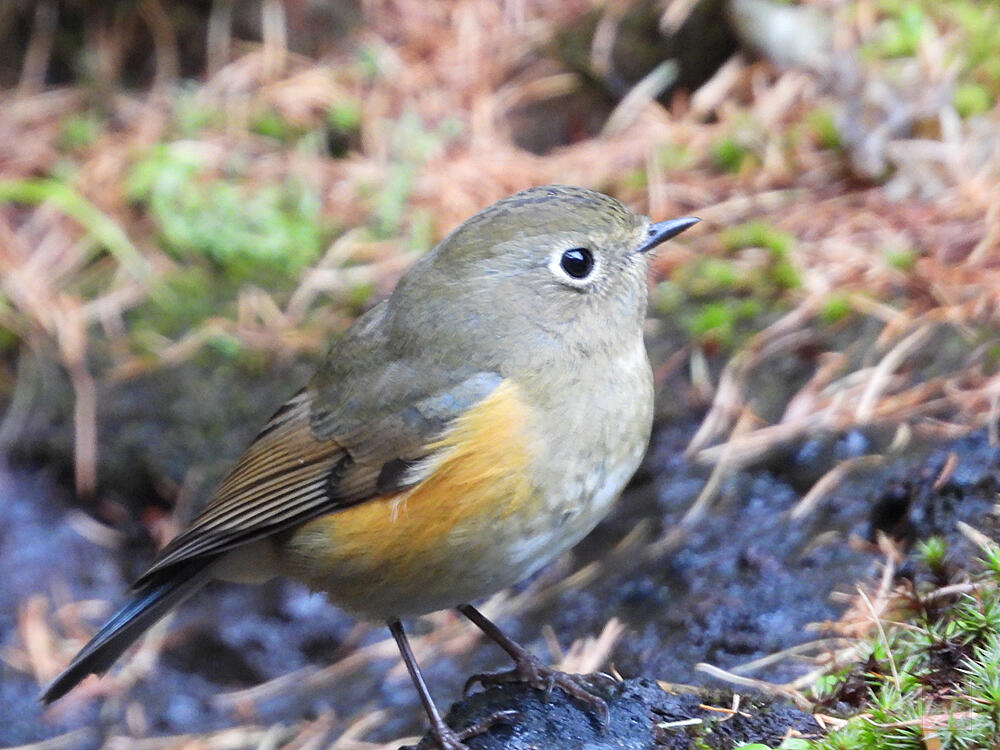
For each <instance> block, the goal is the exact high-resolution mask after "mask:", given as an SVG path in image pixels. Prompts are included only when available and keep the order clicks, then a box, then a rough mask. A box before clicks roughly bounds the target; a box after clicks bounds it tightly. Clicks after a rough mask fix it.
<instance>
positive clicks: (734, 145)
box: [712, 136, 753, 172]
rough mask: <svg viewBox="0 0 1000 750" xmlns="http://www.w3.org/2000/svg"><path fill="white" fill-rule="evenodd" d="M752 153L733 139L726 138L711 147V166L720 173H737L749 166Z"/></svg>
mask: <svg viewBox="0 0 1000 750" xmlns="http://www.w3.org/2000/svg"><path fill="white" fill-rule="evenodd" d="M752 156H753V152H752V151H750V149H748V148H747V147H746V146H744V145H743V144H741V143H740V142H739V141H737V140H736V139H735V138H732V137H730V136H726V137H724V138H721V139H719V140H718V141H716V142H715V143H714V144H713V145H712V165H713V166H714V167H715V168H716V169H718V170H719V171H721V172H739V171H741V170H742V169H743V166H744V165H745V164H749V163H750V161H751V157H752Z"/></svg>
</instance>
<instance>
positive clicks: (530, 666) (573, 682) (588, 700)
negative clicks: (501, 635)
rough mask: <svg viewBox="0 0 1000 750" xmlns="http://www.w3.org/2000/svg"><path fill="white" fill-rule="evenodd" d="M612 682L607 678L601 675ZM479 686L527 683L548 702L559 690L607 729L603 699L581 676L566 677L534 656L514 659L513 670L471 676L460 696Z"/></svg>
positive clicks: (606, 707)
mask: <svg viewBox="0 0 1000 750" xmlns="http://www.w3.org/2000/svg"><path fill="white" fill-rule="evenodd" d="M601 677H602V678H606V679H607V680H610V681H612V682H613V679H612V678H611V677H608V676H607V675H601ZM476 683H479V684H480V685H482V686H483V687H484V688H488V687H492V686H494V685H504V684H508V683H527V684H528V685H531V686H532V687H533V688H535V689H536V690H541V691H542V700H544V701H546V702H547V701H548V700H549V697H550V696H551V695H552V690H553V689H554V688H559V689H560V690H562V691H563V692H564V693H566V694H567V695H568V696H570V697H571V698H573V699H575V700H577V701H579V702H580V703H582V704H584V705H585V706H587V707H589V708H590V709H591V710H592V711H593V712H594V713H595V714H596V715H597V720H598V721H599V722H600V724H601V726H602V727H603V728H605V729H606V728H607V727H608V722H609V720H610V716H609V713H608V703H607V701H605V700H604V698H602V697H600V696H599V695H595V694H594V692H593V684H592V681H591V679H590V678H589V677H588V676H585V675H579V674H568V673H566V672H560V671H559V670H558V669H554V668H552V667H549V666H547V665H545V664H543V663H542V662H541V660H540V659H538V657H536V656H535V655H534V654H532V653H530V652H528V651H524V652H523V653H519V654H518V655H517V656H514V668H513V669H506V670H502V671H499V672H483V673H480V674H474V675H472V677H470V678H469V679H468V680H466V682H465V687H464V688H463V694H464V695H468V693H469V690H470V689H471V688H472V686H473V685H475V684H476Z"/></svg>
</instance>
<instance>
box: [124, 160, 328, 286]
mask: <svg viewBox="0 0 1000 750" xmlns="http://www.w3.org/2000/svg"><path fill="white" fill-rule="evenodd" d="M199 162H200V159H199V156H198V154H197V153H196V152H192V151H190V150H187V149H185V148H182V147H172V146H170V145H163V146H160V147H158V148H155V149H153V150H152V151H151V152H150V153H149V154H148V155H147V156H146V158H144V159H142V160H140V161H139V162H137V163H136V164H135V166H134V167H133V169H132V171H131V173H130V175H129V178H128V182H127V191H128V196H129V197H130V198H131V199H132V200H133V201H135V202H136V203H139V204H140V205H142V206H144V207H145V208H146V209H147V210H148V211H149V214H150V216H151V218H152V219H153V220H154V222H155V224H156V226H157V229H158V233H159V237H160V243H161V245H162V246H163V248H164V250H166V251H167V252H169V253H170V254H171V255H174V256H175V257H178V258H183V259H196V258H205V259H208V260H210V261H212V262H213V263H215V264H217V266H218V267H219V268H220V269H221V270H222V271H223V272H224V273H225V274H227V275H231V276H233V277H234V278H236V279H241V280H259V281H261V282H264V281H267V282H268V283H269V284H270V285H271V286H272V288H273V285H274V282H275V281H280V279H281V278H294V276H295V275H296V274H297V273H298V272H299V271H300V270H301V269H302V268H303V267H305V266H306V265H308V264H309V263H310V262H311V261H312V260H313V259H314V258H315V257H316V256H317V255H318V254H319V251H320V249H321V246H322V243H323V235H324V232H323V231H322V228H321V226H320V222H319V198H318V196H317V195H316V194H315V193H314V192H312V191H311V190H309V189H307V188H306V187H305V186H303V185H301V184H299V183H296V182H294V181H289V182H287V183H285V184H283V185H274V184H265V185H262V186H255V185H251V184H247V183H244V182H241V181H240V180H239V179H238V175H234V176H231V177H226V178H221V177H213V176H208V175H204V174H202V170H201V167H200V163H199ZM276 277H277V278H276Z"/></svg>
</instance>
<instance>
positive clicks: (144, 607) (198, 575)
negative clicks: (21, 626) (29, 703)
mask: <svg viewBox="0 0 1000 750" xmlns="http://www.w3.org/2000/svg"><path fill="white" fill-rule="evenodd" d="M210 562H212V560H211V559H208V560H199V561H197V562H192V563H188V564H187V565H178V566H176V567H173V568H168V569H166V570H164V571H163V572H162V575H160V576H158V579H157V580H154V581H152V582H150V584H149V585H147V586H145V587H144V588H143V589H142V590H141V591H139V592H137V593H136V594H135V595H134V596H133V597H132V598H131V599H130V600H129V601H128V602H127V603H126V604H125V606H124V607H122V608H121V609H120V610H118V612H116V613H115V614H114V615H113V616H112V617H111V619H110V620H108V621H107V622H106V623H105V624H104V627H102V628H101V629H100V630H99V631H97V635H95V636H94V637H93V638H91V639H90V642H89V643H88V644H87V645H86V646H84V647H83V648H82V649H80V653H78V654H77V655H76V656H75V657H74V658H73V661H71V662H70V664H69V666H68V667H66V669H64V670H63V671H62V672H61V673H60V674H59V676H58V677H56V678H55V679H54V680H53V681H52V682H51V683H50V684H49V686H48V687H47V688H45V691H44V692H43V693H42V694H41V696H40V700H41V701H42V702H43V703H51V702H52V701H54V700H57V699H59V698H61V697H62V696H64V695H65V694H66V693H68V692H69V691H70V690H71V689H72V688H73V687H74V686H75V685H76V684H77V683H78V682H80V680H82V679H83V678H84V677H86V676H87V675H89V674H103V673H104V672H105V671H107V669H108V667H110V666H111V665H112V664H114V662H115V660H116V659H117V658H118V657H119V656H121V655H122V652H124V651H125V649H127V648H128V647H129V646H131V645H132V643H134V642H135V641H136V639H138V638H139V636H140V635H142V634H143V633H144V632H146V629H147V628H149V627H151V626H152V625H153V623H155V622H156V621H157V620H159V619H160V618H161V617H163V616H164V615H165V614H166V613H167V611H168V610H170V609H171V608H172V607H173V606H175V605H177V604H180V603H181V602H182V601H184V600H185V599H187V598H188V597H189V596H191V594H193V593H194V592H195V591H197V590H198V589H200V588H201V587H202V586H204V585H205V583H206V582H207V581H208V575H207V570H206V569H207V568H208V565H209V563H210Z"/></svg>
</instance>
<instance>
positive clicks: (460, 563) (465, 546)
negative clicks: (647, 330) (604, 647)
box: [40, 185, 698, 750]
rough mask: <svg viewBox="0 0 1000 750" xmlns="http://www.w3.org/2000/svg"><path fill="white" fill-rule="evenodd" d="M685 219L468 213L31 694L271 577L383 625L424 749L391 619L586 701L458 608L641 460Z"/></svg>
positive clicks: (552, 194) (442, 737) (595, 198)
mask: <svg viewBox="0 0 1000 750" xmlns="http://www.w3.org/2000/svg"><path fill="white" fill-rule="evenodd" d="M697 222H698V219H697V218H694V217H684V218H680V219H673V220H668V221H661V222H652V220H651V219H649V218H648V217H646V216H643V215H640V214H637V213H633V212H632V211H630V210H629V209H628V208H627V207H626V206H625V205H623V204H622V203H621V202H619V201H618V200H616V199H615V198H612V197H610V196H607V195H604V194H602V193H599V192H596V191H593V190H590V189H587V188H582V187H573V186H565V185H545V186H541V187H533V188H529V189H527V190H523V191H521V192H518V193H515V194H513V195H510V196H508V197H506V198H503V199H501V200H499V201H498V202H496V203H494V204H492V205H490V206H488V207H486V208H485V209H483V210H482V211H480V212H479V213H477V214H475V215H474V216H472V217H471V218H469V219H467V220H466V221H464V222H463V223H462V224H460V225H459V226H458V227H457V228H455V229H454V230H453V231H451V233H449V234H448V235H447V236H446V237H445V238H444V239H443V240H441V242H440V243H438V244H437V245H436V246H435V247H434V248H433V249H432V250H431V251H430V252H428V253H427V254H425V255H424V256H422V257H421V258H420V259H418V260H417V261H416V262H415V263H414V264H413V266H412V267H411V268H410V269H409V270H408V271H407V272H406V273H405V274H404V275H403V276H402V277H401V279H400V280H399V282H398V283H397V285H396V288H395V289H394V290H393V292H392V293H391V294H390V296H389V297H388V298H386V299H385V300H383V301H382V302H380V303H378V304H377V305H375V306H374V307H372V308H371V309H369V310H368V311H367V312H366V313H364V314H363V315H361V316H360V317H359V318H358V319H357V320H356V321H355V322H354V323H353V325H352V326H351V327H350V328H348V330H347V331H346V332H345V333H344V335H343V336H342V337H341V338H340V339H339V340H337V341H336V342H334V344H333V345H332V347H331V349H330V351H329V354H328V355H327V357H326V359H325V360H324V361H323V363H322V364H321V365H320V367H319V368H318V370H317V372H316V373H315V375H314V376H313V377H312V379H311V380H310V381H309V382H308V383H307V385H306V386H305V387H304V388H302V389H301V390H299V391H298V392H297V393H296V394H295V395H293V396H292V397H291V398H290V399H289V400H288V401H287V402H286V403H285V404H284V405H282V406H281V407H280V408H279V409H278V410H277V411H276V412H275V413H274V415H273V416H272V417H271V418H270V420H268V421H267V422H266V424H265V425H264V427H263V428H262V429H261V430H260V432H259V433H258V434H257V436H256V437H255V438H254V439H253V441H252V442H251V443H250V445H249V447H248V448H247V449H246V451H245V452H244V453H243V455H242V457H241V458H239V459H238V460H237V462H236V463H235V466H234V467H233V469H232V470H231V471H230V472H229V474H228V475H227V476H226V477H225V478H224V479H223V481H222V482H221V484H220V485H219V486H218V488H217V489H216V490H215V492H214V493H213V494H212V495H211V496H210V497H209V498H208V500H207V502H206V503H205V504H204V507H203V508H202V509H201V511H200V512H199V513H198V514H197V515H196V516H195V517H194V519H193V520H192V521H191V522H190V523H189V524H188V525H187V526H186V527H185V528H183V529H182V530H181V531H180V533H179V534H178V535H177V536H176V537H175V538H174V539H173V540H172V541H170V542H169V543H168V544H167V545H166V546H165V547H164V548H163V549H162V550H161V551H160V552H159V554H158V555H157V556H156V558H155V559H154V561H153V563H152V564H151V566H150V567H149V569H148V570H147V571H146V572H145V573H144V574H143V575H142V576H141V577H140V578H139V579H138V580H137V581H136V582H135V584H134V586H133V594H132V597H131V598H130V599H129V600H128V601H127V602H126V603H125V604H124V605H123V606H122V607H121V609H120V610H118V611H117V612H116V613H115V614H114V615H113V616H112V617H111V618H110V619H109V620H108V621H107V623H105V624H104V625H103V627H101V628H100V629H99V630H98V631H97V633H96V634H95V635H94V636H93V638H92V639H91V640H90V641H89V642H88V643H87V644H86V645H85V646H84V647H83V648H82V649H81V650H80V652H79V653H78V654H77V655H76V656H75V657H74V658H73V659H72V661H71V662H70V663H69V665H68V666H67V667H66V668H65V669H64V670H63V671H62V672H61V673H60V674H59V675H57V676H56V677H55V679H53V680H52V682H51V683H50V684H49V685H48V686H47V687H46V688H45V689H44V691H43V692H42V694H41V696H40V699H41V700H42V701H43V702H44V703H46V704H48V703H51V702H52V701H54V700H57V699H58V698H60V697H62V696H63V695H65V694H66V693H67V692H68V691H69V690H71V689H72V688H73V687H74V686H75V685H76V684H77V683H79V682H80V681H81V680H82V679H83V678H85V677H86V676H87V675H89V674H91V673H95V674H101V673H104V672H105V671H106V670H107V669H109V668H110V667H111V665H112V664H113V663H114V661H115V660H116V659H117V658H118V657H119V656H120V655H121V654H122V653H123V652H124V651H125V649H126V648H127V647H128V646H129V645H130V644H132V643H133V642H134V641H135V640H136V639H137V638H138V637H139V636H140V635H141V634H142V633H143V632H144V631H145V630H146V629H147V628H149V627H150V626H151V625H152V624H153V623H154V622H156V621H157V620H158V619H159V618H160V617H162V616H163V615H164V614H165V613H166V612H167V611H168V610H170V609H171V608H173V607H175V606H177V605H178V604H180V603H181V602H182V601H184V600H185V599H187V598H188V597H189V596H191V595H193V594H194V593H195V592H197V591H198V590H199V589H201V588H202V587H203V586H204V585H205V584H206V583H207V582H208V581H210V580H213V579H221V580H224V581H234V582H241V583H261V582H264V581H267V580H269V579H271V578H274V577H276V576H286V577H289V578H292V579H295V580H298V581H300V582H302V583H305V584H306V585H307V586H309V587H310V588H312V589H314V590H317V591H322V592H324V593H325V594H326V595H327V597H328V598H329V599H330V600H331V601H332V602H333V603H334V604H336V605H338V606H340V607H342V608H343V609H345V610H346V611H348V612H350V613H352V614H354V615H356V616H357V617H359V618H363V619H366V620H374V621H382V622H384V623H386V624H387V626H388V628H389V630H390V632H391V634H392V636H393V637H394V639H395V640H396V643H397V644H398V646H399V650H400V653H401V656H402V658H403V661H404V662H405V664H406V667H407V669H408V671H409V673H410V676H411V678H412V680H413V683H414V686H415V688H416V690H417V692H418V694H419V696H420V699H421V702H422V704H423V706H424V708H425V710H426V712H427V716H428V720H429V723H430V731H431V733H432V735H433V737H434V738H435V740H436V741H437V743H438V744H439V745H440V746H441V748H442V750H460V749H461V748H464V747H465V744H464V740H465V739H467V736H464V735H463V734H462V733H460V732H456V731H455V730H453V729H451V728H450V727H449V726H448V725H447V724H446V723H445V721H444V720H443V718H442V716H441V713H440V712H439V710H438V709H437V707H436V705H435V703H434V701H433V699H432V697H431V695H430V692H429V690H428V688H427V686H426V683H425V681H424V679H423V676H422V674H421V671H420V668H419V665H418V664H417V662H416V660H415V658H414V656H413V653H412V651H411V649H410V646H409V642H408V640H407V637H406V633H405V631H404V629H403V626H402V623H401V619H402V618H407V617H413V616H419V615H423V614H426V613H428V612H432V611H436V610H440V609H447V608H454V609H456V610H457V611H458V612H460V613H461V614H462V615H464V616H465V617H467V618H468V619H469V620H470V621H471V622H472V623H474V624H475V625H476V626H477V627H479V628H480V629H481V630H482V631H483V632H484V633H485V634H486V635H487V636H488V637H489V638H491V639H492V640H494V641H495V642H496V643H497V644H499V646H500V647H501V648H503V649H504V650H505V651H506V652H507V653H508V654H509V655H510V656H511V657H512V659H513V660H514V664H515V666H514V668H513V669H512V670H509V671H507V672H501V673H495V674H492V675H477V676H475V677H474V678H471V680H470V681H472V680H479V681H480V682H482V683H483V684H484V685H485V684H492V683H495V682H502V681H509V680H521V681H526V682H529V683H531V684H532V685H534V686H535V687H538V688H544V689H547V690H551V689H552V688H553V687H558V688H560V689H562V690H564V691H566V692H567V693H568V694H570V695H571V696H573V697H574V698H577V699H579V700H581V701H584V702H586V703H589V704H591V705H592V706H593V707H594V708H595V710H597V711H598V712H599V713H600V715H601V717H602V719H604V720H606V717H607V706H606V704H605V703H604V701H603V699H601V698H600V697H598V696H596V695H594V694H593V693H592V692H591V691H590V690H588V689H587V688H586V686H585V685H584V684H583V682H582V680H581V679H579V678H578V677H577V676H574V675H567V674H564V673H562V672H558V671H556V670H554V669H552V668H550V667H548V666H546V665H544V664H543V663H542V662H541V660H539V659H538V658H537V657H535V656H534V655H533V654H532V653H531V652H530V651H528V650H527V649H526V648H524V647H523V646H521V645H520V644H518V643H517V642H515V641H514V640H512V639H510V638H509V637H508V636H506V635H505V634H504V633H503V632H502V631H501V630H500V629H499V628H498V627H497V626H496V625H495V624H494V623H492V622H491V621H490V620H488V619H487V618H486V617H485V616H484V615H483V614H482V613H481V612H480V611H479V610H478V609H477V608H476V607H475V606H473V604H472V603H471V602H474V601H476V600H480V599H483V598H485V597H488V596H490V595H492V594H494V593H495V592H497V591H499V590H501V589H503V588H506V587H508V586H510V585H512V584H514V583H516V582H518V581H520V580H522V579H524V578H526V577H528V576H530V575H531V574H532V573H534V572H536V571H537V570H539V569H540V568H541V567H542V566H544V565H545V564H546V563H549V562H550V561H552V560H553V559H555V558H556V557H557V556H559V555H560V554H562V553H563V552H564V551H566V550H568V549H569V548H570V547H572V546H573V545H575V544H576V543H577V542H578V541H580V540H581V539H582V538H583V537H584V536H585V535H586V534H587V533H589V532H590V531H591V530H592V529H593V528H594V527H595V526H596V525H597V523H598V522H599V521H600V520H601V519H602V518H603V517H604V516H605V515H606V514H607V513H608V512H609V510H610V509H611V507H612V505H613V503H614V501H615V500H616V498H617V497H618V495H619V494H620V493H621V491H622V489H623V488H624V487H625V485H626V483H627V482H628V480H629V479H630V478H631V476H632V475H633V473H634V472H635V470H636V468H637V467H638V466H639V463H640V461H641V460H642V457H643V455H644V453H645V451H646V447H647V443H648V440H649V436H650V431H651V426H652V415H653V380H652V373H651V368H650V364H649V359H648V356H647V353H646V347H645V343H644V340H643V334H642V326H643V320H644V318H645V315H646V306H647V269H648V265H649V259H650V257H651V255H652V251H653V250H654V249H655V248H656V247H657V246H659V245H660V244H661V243H663V242H664V241H666V240H668V239H670V238H672V237H674V236H676V235H677V234H679V233H680V232H682V231H684V230H685V229H688V228H689V227H691V226H693V225H694V224H695V223H697Z"/></svg>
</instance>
